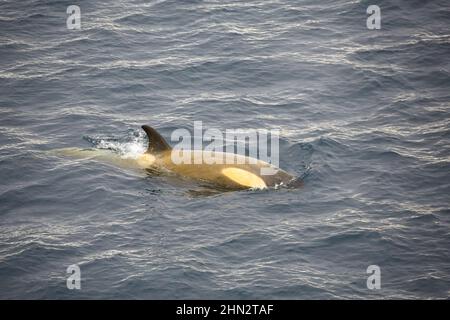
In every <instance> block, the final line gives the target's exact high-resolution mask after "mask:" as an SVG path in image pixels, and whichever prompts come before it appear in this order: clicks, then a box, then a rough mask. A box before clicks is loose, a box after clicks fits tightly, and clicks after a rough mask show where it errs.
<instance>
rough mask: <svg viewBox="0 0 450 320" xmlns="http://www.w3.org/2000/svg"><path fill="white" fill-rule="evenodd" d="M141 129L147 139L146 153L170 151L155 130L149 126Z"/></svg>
mask: <svg viewBox="0 0 450 320" xmlns="http://www.w3.org/2000/svg"><path fill="white" fill-rule="evenodd" d="M142 129H144V131H145V133H146V134H147V137H148V149H147V153H158V152H163V151H166V150H171V149H172V147H171V146H170V145H169V144H168V143H167V142H166V140H164V138H163V137H162V136H161V135H160V134H159V133H158V132H157V131H156V130H155V129H153V128H152V127H149V126H142Z"/></svg>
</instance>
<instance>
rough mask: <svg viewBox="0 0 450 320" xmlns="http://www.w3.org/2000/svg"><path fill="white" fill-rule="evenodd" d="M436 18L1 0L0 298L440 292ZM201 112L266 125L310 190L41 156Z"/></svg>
mask: <svg viewBox="0 0 450 320" xmlns="http://www.w3.org/2000/svg"><path fill="white" fill-rule="evenodd" d="M72 4H78V5H79V6H80V7H81V23H82V29H81V30H68V29H67V28H66V18H67V14H66V8H67V6H68V5H72ZM370 4H377V5H379V6H380V8H381V13H382V25H381V30H368V29H367V27H366V18H367V16H368V15H367V14H366V9H367V7H368V5H370ZM449 14H450V3H449V2H448V1H445V0H441V1H438V0H436V1H424V0H420V1H419V0H414V1H406V0H405V1H384V0H377V1H376V3H375V2H374V3H372V2H370V3H369V2H368V1H346V0H338V1H336V0H333V1H331V0H326V1H313V0H308V1H288V0H279V1H212V0H211V1H200V0H198V1H173V0H172V1H170V0H168V1H81V0H80V1H76V2H75V3H74V2H73V1H37V0H35V1H31V0H26V1H12V0H8V1H2V2H1V4H0V181H1V184H0V298H6V299H10V298H27V299H30V298H33V299H34V298H65V299H69V298H156V299H164V298H237V299H240V298H275V299H279V298H288V299H291V298H292V299H297V298H306V299H320V298H325V299H328V298H364V299H366V298H369V299H372V298H448V297H449V295H450V253H449V248H450V229H449V227H450V217H449V214H450V209H449V202H450V201H449V194H450V175H449V172H450V147H449V142H450V90H449V89H450V62H449V61H450V60H449V57H450V32H449V19H448V17H449ZM200 120H201V121H203V125H204V127H205V128H208V127H211V128H220V129H223V130H225V129H227V128H231V129H232V128H253V129H261V128H262V129H280V130H281V137H280V149H281V159H280V161H281V163H280V166H281V167H282V168H283V169H285V170H287V171H288V172H290V173H292V174H294V175H296V176H303V177H304V182H305V185H304V187H303V188H302V189H298V190H289V189H283V188H281V189H278V190H264V191H239V192H224V193H214V194H208V193H205V192H202V191H199V186H198V185H197V184H196V183H195V182H190V181H179V182H177V181H172V180H168V179H166V178H165V177H163V176H159V177H155V176H150V175H148V174H146V172H140V171H139V172H137V171H130V170H126V169H123V168H119V167H116V166H113V165H110V164H104V163H99V162H95V161H86V160H79V159H78V160H77V159H71V158H64V157H57V156H54V155H51V154H50V153H49V152H48V151H49V150H53V149H56V148H63V147H80V148H86V147H96V148H110V149H112V150H113V152H120V151H123V150H129V149H133V148H139V147H140V148H143V147H145V144H146V140H145V136H144V135H143V134H142V133H141V132H140V126H141V125H142V124H149V125H152V126H154V127H156V128H158V130H160V132H161V133H162V134H163V135H165V136H166V137H169V136H170V133H171V132H172V131H173V130H174V129H176V128H187V129H192V126H193V121H200ZM71 264H78V265H79V266H80V268H81V276H82V281H81V290H68V289H67V287H66V279H67V277H68V274H67V273H66V269H67V267H68V266H69V265H71ZM369 265H378V266H379V267H380V269H381V289H380V290H369V289H368V288H367V287H366V280H367V277H368V275H367V274H366V268H367V267H368V266H369Z"/></svg>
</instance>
